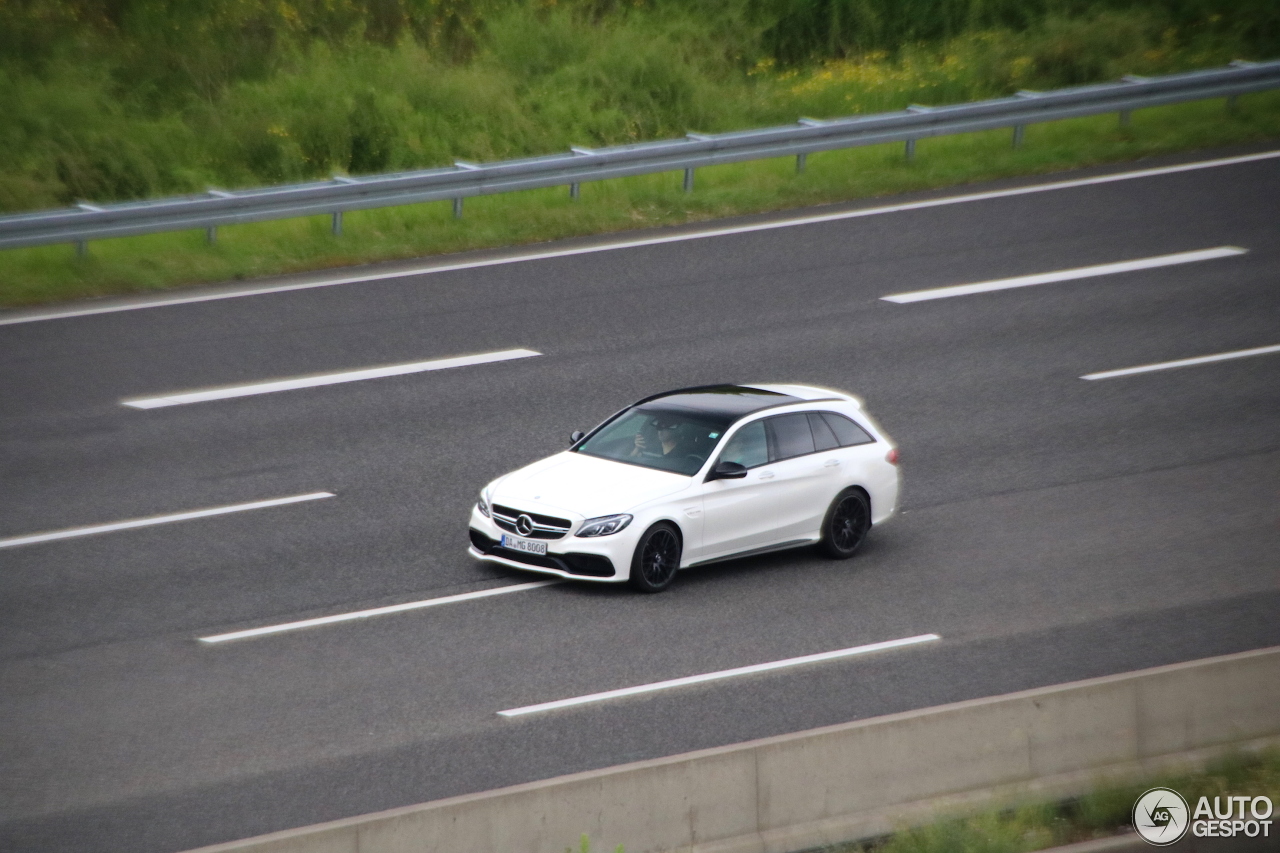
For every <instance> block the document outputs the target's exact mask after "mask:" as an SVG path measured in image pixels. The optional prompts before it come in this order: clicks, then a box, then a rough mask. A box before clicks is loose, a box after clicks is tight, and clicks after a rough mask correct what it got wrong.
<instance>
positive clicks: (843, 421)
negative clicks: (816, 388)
mask: <svg viewBox="0 0 1280 853" xmlns="http://www.w3.org/2000/svg"><path fill="white" fill-rule="evenodd" d="M822 419H823V420H824V421H826V422H827V426H829V427H831V431H832V432H834V433H835V434H836V440H837V441H839V442H840V446H841V447H853V446H854V445H855V444H870V443H871V442H873V441H875V439H874V438H872V437H871V436H869V435H867V431H866V430H864V429H863V428H862V427H860V426H858V425H857V424H855V423H854V422H853V421H851V420H849V419H848V418H846V417H845V416H844V415H837V414H836V413H835V412H823V413H822Z"/></svg>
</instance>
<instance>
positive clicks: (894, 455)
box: [884, 447, 898, 465]
mask: <svg viewBox="0 0 1280 853" xmlns="http://www.w3.org/2000/svg"><path fill="white" fill-rule="evenodd" d="M884 461H886V462H888V463H889V464H890V465H897V464H898V448H896V447H895V448H894V449H893V450H890V451H889V453H888V455H887V456H885V457H884Z"/></svg>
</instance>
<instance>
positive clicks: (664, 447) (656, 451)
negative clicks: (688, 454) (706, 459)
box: [630, 418, 681, 457]
mask: <svg viewBox="0 0 1280 853" xmlns="http://www.w3.org/2000/svg"><path fill="white" fill-rule="evenodd" d="M648 426H649V427H651V428H652V429H653V431H654V432H656V433H657V440H656V441H651V440H650V439H648V438H645V431H644V430H641V431H640V432H638V433H636V439H635V441H636V446H635V447H634V448H632V450H631V454H630V455H631V456H633V457H635V456H670V455H671V454H673V453H677V452H678V451H679V450H680V444H681V443H680V439H679V437H678V435H677V432H676V425H675V424H673V423H671V422H670V421H664V420H661V419H659V418H654V419H653V420H652V421H650V422H649V424H648Z"/></svg>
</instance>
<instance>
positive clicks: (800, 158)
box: [796, 154, 809, 175]
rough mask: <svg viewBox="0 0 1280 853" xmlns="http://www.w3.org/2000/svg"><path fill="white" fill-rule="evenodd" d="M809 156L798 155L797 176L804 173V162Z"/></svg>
mask: <svg viewBox="0 0 1280 853" xmlns="http://www.w3.org/2000/svg"><path fill="white" fill-rule="evenodd" d="M808 156H809V155H808V154H797V155H796V174H797V175H798V174H800V173H801V172H803V171H804V161H805V158H806V157H808Z"/></svg>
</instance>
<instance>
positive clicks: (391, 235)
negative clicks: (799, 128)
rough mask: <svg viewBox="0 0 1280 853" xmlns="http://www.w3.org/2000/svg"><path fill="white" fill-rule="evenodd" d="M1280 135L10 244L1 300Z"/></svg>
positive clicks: (712, 179) (1161, 130) (1204, 127)
mask: <svg viewBox="0 0 1280 853" xmlns="http://www.w3.org/2000/svg"><path fill="white" fill-rule="evenodd" d="M1269 139H1280V92H1274V93H1260V94H1256V95H1249V96H1245V97H1242V98H1240V99H1239V102H1238V104H1237V109H1236V110H1235V111H1230V112H1229V111H1228V110H1227V109H1226V108H1225V105H1224V103H1223V101H1221V100H1215V101H1206V102H1198V103H1191V104H1182V105H1177V106H1170V107H1161V108H1157V109H1151V110H1145V111H1140V112H1137V113H1135V114H1134V115H1133V116H1132V120H1131V124H1130V126H1129V127H1127V128H1122V127H1120V126H1119V122H1118V120H1117V117H1116V116H1114V115H1107V116H1097V117H1092V118H1086V119H1075V120H1070V121H1063V122H1055V123H1051V124H1044V125H1032V126H1030V127H1028V128H1027V131H1026V137H1025V140H1024V143H1023V146H1022V148H1020V149H1016V150H1015V149H1013V148H1012V147H1011V145H1010V133H1009V131H1007V130H998V131H987V132H983V133H975V134H967V135H963V136H955V137H942V138H938V139H931V140H922V141H921V142H920V143H919V144H918V145H917V148H916V156H915V159H914V160H913V161H911V162H908V161H906V159H905V158H904V156H903V150H902V147H901V146H900V145H884V146H874V147H868V148H858V149H850V150H845V151H835V152H828V153H821V154H814V155H810V156H809V158H808V161H807V167H806V170H805V172H804V173H803V174H799V175H797V174H796V172H795V162H794V160H793V159H792V158H785V159H777V160H767V161H758V162H752V163H740V164H734V165H727V166H717V167H712V168H706V169H700V170H699V171H698V173H697V179H696V186H695V190H694V192H692V193H685V192H683V191H682V189H681V175H680V174H679V173H669V174H659V175H648V176H642V177H636V178H627V179H619V180H612V181H602V182H597V183H589V184H584V185H583V186H582V190H581V197H580V199H579V200H577V201H573V200H571V199H570V198H569V197H568V191H567V189H565V188H552V189H545V190H533V191H527V192H521V193H511V194H504V195H495V196H485V197H478V198H472V199H468V200H467V201H466V204H465V215H464V216H463V218H462V219H460V220H455V219H454V218H453V215H452V207H451V205H450V203H449V202H433V203H429V204H420V205H409V206H404V207H397V208H384V209H381V210H371V211H359V212H351V213H347V214H346V215H345V217H344V222H343V225H344V233H343V234H342V235H340V236H336V237H335V236H334V235H332V234H331V233H330V221H329V217H327V216H322V217H310V218H305V219H292V220H281V221H276V222H266V223H258V224H252V225H239V226H228V227H223V228H220V229H219V230H218V239H217V242H216V243H215V244H214V245H207V244H206V243H205V238H204V232H203V231H185V232H175V233H167V234H156V235H149V236H144V237H133V238H124V239H116V240H103V241H98V242H93V243H90V244H89V254H88V256H87V257H84V258H79V257H76V255H75V252H74V251H73V249H72V248H71V247H70V246H63V245H58V246H45V247H40V248H33V249H20V250H9V251H4V252H0V305H3V306H6V307H13V306H21V305H33V304H39V303H47V302H55V301H60V300H66V299H73V298H80V297H88V296H103V295H108V294H122V293H136V292H142V291H151V290H161V289H165V288H171V287H174V286H179V285H183V284H189V283H194V282H211V281H223V280H233V279H246V278H254V277H259V276H267V275H272V274H277V273H287V272H297V271H302V270H312V269H322V268H328V267H338V266H345V265H350V264H359V263H369V262H374V261H382V260H390V259H397V258H410V257H419V256H424V255H434V254H441V253H447V252H458V251H463V250H468V249H480V248H486V247H498V246H509V245H520V244H527V243H534V242H538V241H545V240H554V239H559V238H564V237H571V236H578V235H587V234H598V233H604V232H611V231H620V230H626V229H634V228H645V227H652V226H659V225H672V224H679V223H686V222H696V221H700V220H708V219H714V218H719V217H725V216H733V215H739V214H748V213H757V212H761V211H770V210H781V209H786V208H794V207H802V206H807V205H816V204H824V203H831V202H839V201H847V200H851V199H858V198H866V197H871V196H877V195H885V194H890V193H900V192H908V191H912V190H922V189H930V188H937V187H948V186H954V185H959V184H963V183H968V182H974V181H981V180H988V179H992V178H1001V177H1007V176H1012V175H1034V174H1041V173H1046V172H1053V171H1057V170H1061V169H1066V168H1071V167H1077V166H1087V165H1094V164H1099V163H1110V162H1116V161H1124V160H1132V159H1135V158H1140V157H1145V156H1150V155H1155V154H1163V153H1169V152H1176V151H1184V150H1190V149H1197V148H1207V147H1213V146H1222V145H1228V144H1233V143H1244V142H1257V141H1261V140H1269Z"/></svg>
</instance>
